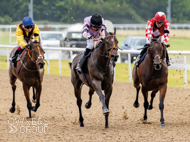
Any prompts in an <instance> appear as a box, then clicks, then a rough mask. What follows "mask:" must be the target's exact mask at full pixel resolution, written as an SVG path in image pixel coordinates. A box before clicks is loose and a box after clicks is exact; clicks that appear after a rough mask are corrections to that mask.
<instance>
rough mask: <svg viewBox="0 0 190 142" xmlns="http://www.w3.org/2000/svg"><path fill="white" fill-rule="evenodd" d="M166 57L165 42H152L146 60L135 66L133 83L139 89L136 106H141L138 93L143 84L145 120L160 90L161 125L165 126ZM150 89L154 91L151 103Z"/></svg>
mask: <svg viewBox="0 0 190 142" xmlns="http://www.w3.org/2000/svg"><path fill="white" fill-rule="evenodd" d="M165 58H166V47H165V44H163V43H161V42H159V41H155V42H152V43H151V45H150V47H149V48H148V49H147V55H146V57H145V59H144V61H143V62H142V63H141V64H140V65H139V68H137V67H136V66H134V68H133V83H134V87H135V88H136V90H137V94H136V100H135V102H134V104H133V105H134V107H139V103H138V94H139V90H140V84H141V86H142V94H143V96H144V120H147V109H149V110H150V109H152V108H153V107H152V105H153V99H154V97H155V95H156V93H157V92H158V91H159V92H160V97H159V99H160V104H159V109H160V112H161V119H160V122H161V125H160V126H165V123H164V116H163V110H164V98H165V94H166V90H167V81H168V68H167V64H166V62H165ZM148 91H152V93H151V101H150V105H149V103H148V100H147V98H148Z"/></svg>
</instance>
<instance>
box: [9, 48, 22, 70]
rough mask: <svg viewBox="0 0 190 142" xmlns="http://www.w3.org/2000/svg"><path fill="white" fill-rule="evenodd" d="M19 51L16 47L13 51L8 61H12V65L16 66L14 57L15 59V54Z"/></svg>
mask: <svg viewBox="0 0 190 142" xmlns="http://www.w3.org/2000/svg"><path fill="white" fill-rule="evenodd" d="M19 52H20V51H19V50H18V49H16V50H15V52H14V53H13V56H12V57H11V58H10V61H11V62H13V65H14V67H16V59H17V54H18V53H19Z"/></svg>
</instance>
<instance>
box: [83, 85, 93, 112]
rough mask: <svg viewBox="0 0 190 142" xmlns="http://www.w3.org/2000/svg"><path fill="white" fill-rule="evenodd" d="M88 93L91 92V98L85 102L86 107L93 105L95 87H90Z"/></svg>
mask: <svg viewBox="0 0 190 142" xmlns="http://www.w3.org/2000/svg"><path fill="white" fill-rule="evenodd" d="M88 94H89V100H88V102H87V103H86V104H85V107H86V108H87V109H88V108H90V107H91V105H92V95H93V94H94V89H93V88H90V89H89V92H88Z"/></svg>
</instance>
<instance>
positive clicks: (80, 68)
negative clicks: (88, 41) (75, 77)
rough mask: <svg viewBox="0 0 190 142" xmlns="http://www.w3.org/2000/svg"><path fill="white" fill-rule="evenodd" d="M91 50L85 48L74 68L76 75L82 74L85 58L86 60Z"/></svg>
mask: <svg viewBox="0 0 190 142" xmlns="http://www.w3.org/2000/svg"><path fill="white" fill-rule="evenodd" d="M90 51H91V50H90V49H88V48H86V50H85V52H84V54H83V56H82V58H81V59H80V61H79V62H78V63H77V67H76V71H77V73H79V74H81V73H82V67H83V65H84V63H85V62H86V60H87V58H88V56H87V55H88V53H89V52H90Z"/></svg>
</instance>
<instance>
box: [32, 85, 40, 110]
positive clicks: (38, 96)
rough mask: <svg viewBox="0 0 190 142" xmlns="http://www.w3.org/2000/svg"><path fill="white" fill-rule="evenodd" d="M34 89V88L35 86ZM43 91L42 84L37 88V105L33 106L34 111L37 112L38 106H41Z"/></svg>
mask: <svg viewBox="0 0 190 142" xmlns="http://www.w3.org/2000/svg"><path fill="white" fill-rule="evenodd" d="M33 89H34V88H33ZM41 91H42V86H41V84H40V85H39V86H38V87H37V88H36V105H35V106H34V107H33V109H32V110H33V111H34V112H36V111H37V109H38V107H39V106H40V95H41Z"/></svg>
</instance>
